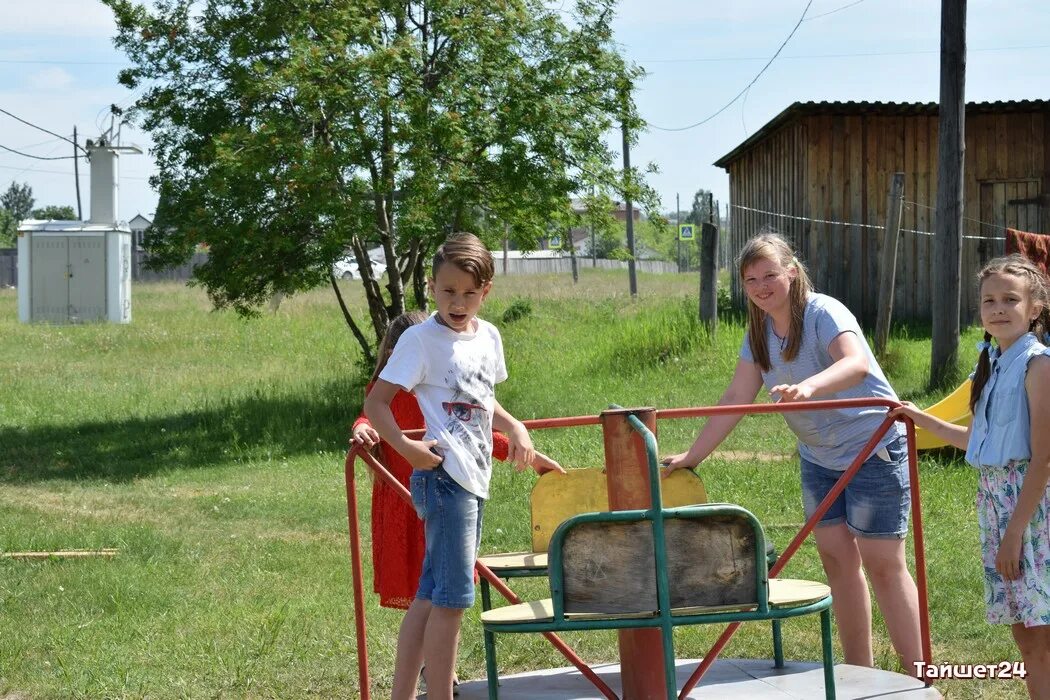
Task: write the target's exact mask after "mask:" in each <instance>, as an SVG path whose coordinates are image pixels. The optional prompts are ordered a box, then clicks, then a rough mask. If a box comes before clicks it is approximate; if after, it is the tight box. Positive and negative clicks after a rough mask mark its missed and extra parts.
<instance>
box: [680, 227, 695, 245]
mask: <svg viewBox="0 0 1050 700" xmlns="http://www.w3.org/2000/svg"><path fill="white" fill-rule="evenodd" d="M695 238H696V225H695V224H678V240H680V241H692V240H694V239H695Z"/></svg>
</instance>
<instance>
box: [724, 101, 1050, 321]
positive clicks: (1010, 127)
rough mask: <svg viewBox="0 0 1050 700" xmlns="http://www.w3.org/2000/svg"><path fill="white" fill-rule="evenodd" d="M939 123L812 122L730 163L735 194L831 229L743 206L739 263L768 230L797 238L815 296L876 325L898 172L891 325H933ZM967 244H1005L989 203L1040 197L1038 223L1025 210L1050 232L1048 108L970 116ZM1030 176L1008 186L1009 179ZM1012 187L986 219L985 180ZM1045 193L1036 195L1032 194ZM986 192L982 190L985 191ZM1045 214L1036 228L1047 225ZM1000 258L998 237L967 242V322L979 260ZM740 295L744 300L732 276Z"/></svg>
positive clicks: (793, 126) (830, 118) (868, 118)
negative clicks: (752, 239)
mask: <svg viewBox="0 0 1050 700" xmlns="http://www.w3.org/2000/svg"><path fill="white" fill-rule="evenodd" d="M937 132H938V121H937V117H936V115H933V116H931V115H925V114H912V115H813V116H806V117H803V118H800V119H796V120H795V121H794V122H792V123H789V124H787V125H785V126H784V127H782V128H781V129H779V130H778V131H776V132H774V133H773V134H771V135H770V136H769V137H767V138H766V139H764V140H762V141H761V142H759V143H757V144H756V145H755V146H754V147H752V148H751V149H750V150H748V151H747V152H745V153H743V154H742V155H741V157H740V158H738V159H737V160H736V161H735V162H733V163H731V164H730V166H729V168H728V170H729V175H730V198H731V203H732V204H733V205H744V206H748V207H752V208H756V209H764V210H767V211H771V212H779V213H783V214H789V215H793V216H801V217H806V218H808V219H818V220H824V221H831V222H845V223H822V222H820V221H804V222H803V221H798V220H795V219H786V218H782V217H778V216H774V215H769V214H758V213H755V212H750V211H746V210H741V209H738V208H734V209H733V214H734V216H735V217H736V220H735V222H734V226H733V231H732V232H731V235H730V236H729V240H728V241H727V243H728V245H729V246H730V253H731V254H732V255H734V256H735V255H736V253H737V252H738V251H739V250H740V248H741V246H742V245H743V243H744V241H746V240H747V238H748V237H749V236H750V235H752V234H753V233H756V232H758V231H759V230H760V229H761V228H762V227H763V226H765V225H772V226H774V227H775V228H776V229H777V230H778V231H780V232H781V233H783V234H784V235H785V236H786V237H787V238H788V239H789V240H791V241H792V242H793V244H794V245H795V247H796V249H797V250H798V251H799V253H800V258H801V259H802V260H803V261H804V262H805V263H806V264H807V265H808V266H809V269H810V274H811V276H812V278H813V281H814V285H815V286H816V288H817V290H818V291H821V292H825V293H828V294H831V295H832V296H835V297H837V298H838V299H840V300H842V301H843V303H845V304H846V305H847V306H848V307H849V308H850V309H851V310H852V311H853V313H854V314H856V315H857V317H858V318H859V319H860V320H861V321H862V323H864V325H865V326H866V327H870V328H874V322H875V317H876V312H877V308H876V307H877V304H878V286H879V269H878V265H879V261H880V259H881V257H880V256H881V250H882V238H883V231H882V230H881V228H867V227H862V226H853V225H849V224H854V223H857V224H866V225H868V226H874V227H881V226H883V225H884V224H885V220H886V198H887V193H888V190H889V185H890V181H891V178H892V175H893V173H895V172H903V173H904V174H905V181H904V199H905V201H906V204H905V207H904V212H903V216H902V219H901V228H902V229H905V231H902V233H901V239H900V240H901V242H900V249H899V251H898V269H897V275H896V285H895V292H894V312H893V318H894V320H898V321H903V320H919V321H928V320H929V319H930V312H931V308H932V296H931V295H932V294H933V293H934V291H933V290H932V289H931V279H932V270H931V269H930V264H931V262H930V261H931V260H932V249H933V237H932V236H929V235H923V234H921V233H914V232H915V231H921V232H928V233H933V232H934V227H935V221H934V207H935V206H936V203H937V202H936V200H937ZM965 167H966V173H965V176H964V196H965V205H964V216H965V217H966V219H964V222H963V223H964V230H963V235H964V236H979V237H1002V236H1003V235H1004V233H1005V232H1004V231H1003V230H1002V229H1001V228H996V227H995V226H994V225H989V223H991V224H995V223H997V221H999V223H1000V225H1001V220H1002V216H999V219H997V220H991V221H990V217H989V214H988V211H987V210H988V208H989V206H992V207H993V208H996V211H998V210H999V209H1001V208H1002V207H1004V206H1005V203H1006V201H1007V200H1009V199H1013V198H1021V197H1025V196H1028V197H1032V196H1036V195H1037V194H1039V195H1042V196H1043V197H1044V199H1043V203H1042V205H1041V206H1040V207H1039V211H1040V214H1041V216H1040V217H1037V216H1034V215H1031V214H1029V215H1025V214H1023V213H1022V214H1018V219H1019V221H1018V222H1016V223H1014V225H1020V218H1025V219H1026V221H1025V223H1026V224H1027V225H1028V226H1029V228H1030V229H1037V230H1039V231H1041V232H1045V233H1050V199H1048V198H1047V196H1048V195H1050V114H1047V113H1045V112H1032V113H1004V114H973V115H969V116H968V117H967V122H966V166H965ZM1019 180H1035V181H1036V182H1034V183H1024V184H1021V183H1018V184H1010V183H1009V182H1008V181H1019ZM995 182H1008V184H1007V185H1006V187H1000V188H996V191H997V192H1000V193H1002V197H997V198H996V199H997V200H998V199H1002V200H1003V201H1002V202H1000V201H995V202H993V203H992V204H991V205H989V204H988V203H987V202H986V204H985V207H984V209H985V213H984V220H985V222H988V223H981V218H982V205H981V204H982V203H981V192H982V188H981V186H982V183H995ZM1036 189H1038V193H1037V192H1035V190H1036ZM987 191H988V190H987V189H986V192H987ZM1040 218H1041V220H1040ZM1002 252H1003V242H1002V241H980V240H975V239H964V240H963V255H962V275H963V280H962V290H963V298H962V319H963V321H964V322H965V323H971V322H973V321H974V320H975V319H976V318H977V294H976V288H975V285H974V283H973V280H974V279H975V275H976V273H977V271H978V270H979V269H980V267H981V266H982V265H983V263H984V262H985V261H986V260H987V259H989V258H990V257H993V256H995V255H1001V254H1002ZM733 280H734V287H733V294H734V297H736V298H737V299H738V300H740V301H742V296H741V290H740V288H739V283H738V281H737V280H736V275H733Z"/></svg>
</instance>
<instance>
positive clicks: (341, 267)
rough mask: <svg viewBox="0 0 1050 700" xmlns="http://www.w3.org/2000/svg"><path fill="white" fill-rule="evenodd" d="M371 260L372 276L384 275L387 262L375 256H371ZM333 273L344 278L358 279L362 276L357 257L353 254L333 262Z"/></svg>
mask: <svg viewBox="0 0 1050 700" xmlns="http://www.w3.org/2000/svg"><path fill="white" fill-rule="evenodd" d="M369 261H370V262H371V263H372V277H375V278H376V279H378V278H380V277H382V276H383V273H384V272H386V263H383V262H380V261H379V260H376V259H375V258H370V259H369ZM332 274H333V275H335V276H336V277H337V278H339V279H342V280H356V279H360V278H361V271H360V270H359V269H358V267H357V258H355V257H354V256H353V255H348V256H346V257H345V258H342V259H341V260H336V261H335V262H334V263H332Z"/></svg>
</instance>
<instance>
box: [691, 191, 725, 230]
mask: <svg viewBox="0 0 1050 700" xmlns="http://www.w3.org/2000/svg"><path fill="white" fill-rule="evenodd" d="M710 195H711V193H710V192H709V191H708V190H705V189H703V188H701V189H699V190H697V191H696V194H694V195H693V207H692V209H691V210H690V212H689V216H687V217H686V219H685V222H686V223H690V224H702V223H705V222H707V221H711V218H710V217H711V215H712V214H714V218H715V219H716V220H717V219H718V212H712V211H711V205H710V204H708V200H709V198H710Z"/></svg>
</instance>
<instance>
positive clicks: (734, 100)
mask: <svg viewBox="0 0 1050 700" xmlns="http://www.w3.org/2000/svg"><path fill="white" fill-rule="evenodd" d="M812 4H813V0H809V2H807V3H806V8H805V9H804V10H802V16H801V17H799V18H798V22H797V23H795V27H794V28H793V29H792V30H791V33H790V34H788V36H787V39H784V43H782V44H781V45H780V48H778V49H777V52H776V53H775V54H773V57H772V58H770V59H769V62H768V63H766V65H764V66H762V70H760V71H759V72H758V75H756V76H755V77H754V78H753V79H752V80H751V82H750V83H748V84H747V86H746V87H744V89H743V90H741V91H740V92H739V93H737V96H736V97H734V98H733V99H731V100H730V101H729V102H727V103H726V104H725V106H723V107H722V108H721V109H720V110H718V111H717V112H715V113H714V114H712V115H711V116H709V117H707V118H706V119H701V120H700V121H698V122H696V123H695V124H690V125H689V126H680V127H675V128H667V127H663V126H656V125H655V124H649V126H650V127H652V128H653V129H659V130H660V131H686V130H688V129H693V128H695V127H698V126H700V125H701V124H706V123H707V122H709V121H711V120H712V119H714V118H715V117H717V116H718V115H719V114H721V113H722V112H724V111H726V110H727V109H729V107H730V106H732V104H733V103H734V102H736V101H737V100H739V99H740V98H741V97H742V96H743V95H744V93H746V92H747V91H748V90H750V89H751V86H752V85H754V84H755V83H756V82H757V81H758V79H759V78H761V77H762V74H763V73H765V72H766V69H767V68H769V67H770V66H771V65H773V61H775V60H776V58H777V56H779V55H780V52H781V51H783V50H784V47H785V46H787V43H788V42H789V41H791V37H793V36H795V32H797V31H798V28H799V27H801V26H802V22H803V20H805V19H806V13H807V12H809V7H810V5H812Z"/></svg>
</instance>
